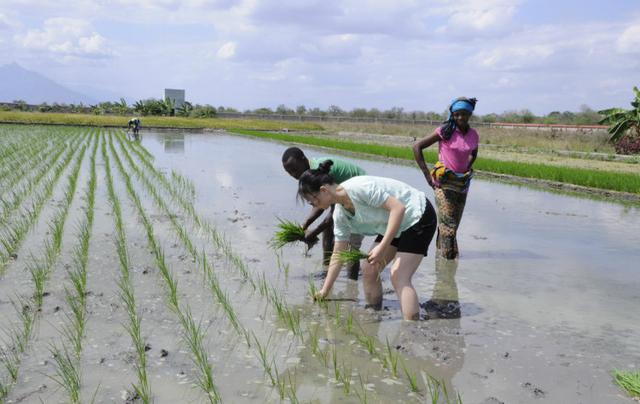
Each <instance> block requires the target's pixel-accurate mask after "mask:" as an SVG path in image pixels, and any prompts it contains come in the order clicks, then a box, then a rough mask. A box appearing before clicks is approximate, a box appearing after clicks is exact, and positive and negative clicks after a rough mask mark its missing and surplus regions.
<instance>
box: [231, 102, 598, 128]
mask: <svg viewBox="0 0 640 404" xmlns="http://www.w3.org/2000/svg"><path fill="white" fill-rule="evenodd" d="M219 112H224V111H220V110H219ZM244 112H245V113H247V114H258V115H290V116H295V115H298V116H319V117H327V116H336V117H348V118H356V119H358V118H359V119H394V120H403V121H438V122H440V121H444V120H445V119H447V116H448V113H447V111H446V110H445V111H443V112H433V111H429V112H424V111H405V110H404V109H403V108H402V107H392V108H390V109H387V110H379V109H377V108H371V109H366V108H354V109H352V110H351V111H346V110H343V109H342V108H340V107H338V106H336V105H331V106H329V108H327V109H326V110H322V109H320V108H317V107H316V108H307V107H306V106H304V105H298V106H297V107H296V108H295V109H293V108H289V107H287V106H286V105H284V104H280V105H278V107H277V108H276V109H270V108H268V107H262V108H257V109H254V110H245V111H244ZM472 119H473V120H474V121H475V122H484V123H495V122H509V123H542V124H565V125H595V124H597V123H598V122H599V121H600V120H601V119H602V115H600V114H599V113H598V112H596V111H594V110H593V109H591V108H589V107H588V106H586V105H583V106H582V107H581V108H580V112H571V111H564V112H560V111H553V112H551V113H549V114H547V115H543V116H536V115H535V114H534V113H533V112H531V111H530V110H528V109H523V110H519V111H505V112H503V113H501V114H495V113H491V114H486V115H474V116H473V118H472Z"/></svg>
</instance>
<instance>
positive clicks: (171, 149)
mask: <svg viewBox="0 0 640 404" xmlns="http://www.w3.org/2000/svg"><path fill="white" fill-rule="evenodd" d="M162 143H163V145H164V152H165V153H172V154H184V135H183V134H182V133H176V134H169V133H167V134H163V136H162Z"/></svg>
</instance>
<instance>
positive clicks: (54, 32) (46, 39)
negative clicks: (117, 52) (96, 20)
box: [16, 17, 113, 58]
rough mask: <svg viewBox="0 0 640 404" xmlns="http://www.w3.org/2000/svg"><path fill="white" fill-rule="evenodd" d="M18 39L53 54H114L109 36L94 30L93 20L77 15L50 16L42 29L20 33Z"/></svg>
mask: <svg viewBox="0 0 640 404" xmlns="http://www.w3.org/2000/svg"><path fill="white" fill-rule="evenodd" d="M16 41H17V43H18V44H20V45H21V46H22V47H23V48H25V49H27V50H34V51H42V52H47V53H49V54H51V55H52V56H62V57H69V56H71V57H88V58H105V57H110V56H111V55H112V54H113V52H112V51H111V49H109V46H108V44H107V40H106V39H105V38H104V37H103V36H102V35H100V34H98V33H97V32H95V31H93V29H92V27H91V24H89V23H88V22H86V21H84V20H81V19H76V18H64V17H58V18H50V19H48V20H45V21H44V23H43V27H42V29H31V30H28V31H27V32H26V33H25V34H18V35H16Z"/></svg>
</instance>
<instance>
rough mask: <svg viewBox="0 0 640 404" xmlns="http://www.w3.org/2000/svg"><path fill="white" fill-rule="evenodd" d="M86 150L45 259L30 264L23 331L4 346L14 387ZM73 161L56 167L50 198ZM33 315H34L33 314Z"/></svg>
mask: <svg viewBox="0 0 640 404" xmlns="http://www.w3.org/2000/svg"><path fill="white" fill-rule="evenodd" d="M85 150H86V145H83V146H82V147H81V149H80V150H79V151H78V153H77V155H76V157H75V162H74V166H73V167H72V168H71V172H70V174H69V176H68V181H67V185H66V187H65V189H64V191H63V193H64V201H63V205H62V206H60V207H59V208H58V209H57V211H56V212H55V213H54V215H53V218H52V220H51V221H50V222H49V229H50V235H51V237H50V239H48V240H47V239H45V240H44V242H43V245H44V248H45V251H43V252H42V256H41V257H40V258H37V257H35V256H32V258H31V263H29V264H28V265H27V269H28V271H29V272H30V274H31V279H32V282H33V294H32V296H31V297H30V298H29V300H28V301H29V303H28V304H26V305H25V306H23V310H22V311H21V312H19V313H18V314H19V316H20V318H21V319H22V323H23V327H22V328H21V329H17V332H16V333H15V334H13V335H12V336H11V337H9V340H10V342H11V345H7V344H5V346H7V347H6V348H4V349H3V350H4V351H5V352H12V353H13V354H12V355H10V356H7V355H3V357H2V358H0V360H1V361H2V363H3V365H4V367H5V368H6V369H7V370H8V372H9V376H10V379H9V380H10V383H11V385H13V383H15V381H16V380H17V375H18V368H19V365H20V362H21V360H22V359H21V356H22V354H23V353H24V351H25V349H26V346H27V345H28V343H29V339H30V337H31V330H32V329H33V327H32V326H28V327H27V326H26V324H29V323H31V324H33V322H34V321H35V319H36V318H37V316H38V313H41V309H42V301H43V297H44V287H45V284H46V281H47V279H48V277H49V274H50V271H51V269H52V268H53V265H54V263H55V261H56V259H57V256H58V253H59V251H60V248H61V244H62V231H63V229H64V224H65V221H66V218H67V214H68V212H69V207H70V205H71V201H72V200H73V196H74V194H75V189H76V184H77V179H78V173H79V171H80V166H81V162H82V158H83V157H84V153H85ZM71 157H73V154H70V155H69V157H68V159H66V160H65V161H66V164H64V165H59V166H58V167H57V170H59V171H58V172H57V173H56V174H55V175H54V176H53V181H51V182H50V183H51V184H52V185H50V187H51V191H50V192H48V193H49V194H50V193H51V192H52V189H53V185H55V183H57V180H58V179H59V177H60V175H61V173H62V171H64V169H65V168H66V166H67V165H68V163H69V162H70V161H71ZM63 163H64V162H63ZM27 308H28V309H27ZM32 312H33V314H31V313H32ZM25 330H28V331H29V332H28V333H27V332H25ZM2 390H3V394H4V395H3V396H2V397H0V399H4V397H6V395H7V394H8V393H9V390H10V385H9V384H7V383H3V389H2Z"/></svg>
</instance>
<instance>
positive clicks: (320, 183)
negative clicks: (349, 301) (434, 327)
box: [298, 160, 437, 320]
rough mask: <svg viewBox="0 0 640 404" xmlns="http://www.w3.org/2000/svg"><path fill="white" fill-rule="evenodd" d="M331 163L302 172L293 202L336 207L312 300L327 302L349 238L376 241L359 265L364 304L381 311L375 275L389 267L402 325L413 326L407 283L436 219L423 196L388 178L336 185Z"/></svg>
mask: <svg viewBox="0 0 640 404" xmlns="http://www.w3.org/2000/svg"><path fill="white" fill-rule="evenodd" d="M332 164H333V162H332V161H331V160H326V161H324V162H323V163H321V164H320V165H319V166H318V168H317V169H311V170H307V171H305V172H304V173H303V174H302V176H300V180H299V182H298V196H299V197H300V198H302V199H305V200H306V201H307V202H309V203H310V204H311V205H312V206H313V207H315V208H321V209H327V208H329V207H330V206H331V205H334V204H335V210H334V212H333V233H334V236H335V242H334V246H333V253H332V255H331V260H330V262H329V269H328V271H327V277H326V278H325V280H324V284H323V286H322V289H320V291H319V292H318V294H317V295H316V297H317V298H324V297H326V296H327V295H328V294H329V292H330V291H331V288H332V287H333V283H334V282H335V280H336V278H337V277H338V274H339V273H340V269H341V268H342V262H341V261H340V258H339V255H338V254H339V253H340V252H341V251H345V250H347V249H348V248H349V238H350V236H351V234H352V233H355V234H363V235H377V238H376V240H375V242H374V244H373V247H372V248H371V250H370V251H369V254H368V257H367V259H366V260H364V261H363V265H362V281H363V284H364V295H365V299H366V301H367V304H368V305H369V306H370V307H373V308H374V309H378V310H379V309H381V308H382V283H381V281H380V272H382V270H384V268H385V266H386V265H387V264H389V263H391V262H392V261H393V263H392V264H391V283H392V284H393V288H394V289H395V291H396V294H397V296H398V299H399V300H400V308H401V310H402V316H403V318H404V319H405V320H418V318H419V312H420V307H419V306H418V296H417V293H416V290H415V289H414V288H413V285H412V283H411V278H412V277H413V274H414V273H415V272H416V269H418V265H420V262H421V261H422V257H423V256H426V255H427V250H428V248H429V243H431V239H432V238H433V235H434V233H435V231H436V225H437V219H436V213H435V210H434V209H433V207H432V206H431V203H430V202H429V200H428V199H427V197H426V195H425V194H424V193H423V192H421V191H419V190H417V189H415V188H413V187H411V186H409V185H407V184H405V183H403V182H400V181H397V180H394V179H391V178H383V177H374V176H369V175H363V176H358V177H353V178H350V179H348V180H346V181H344V182H342V183H341V184H336V182H335V180H334V178H333V177H332V176H331V175H330V174H329V172H330V170H331V165H332Z"/></svg>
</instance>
